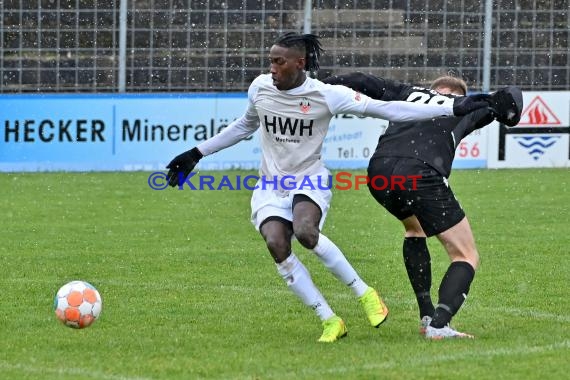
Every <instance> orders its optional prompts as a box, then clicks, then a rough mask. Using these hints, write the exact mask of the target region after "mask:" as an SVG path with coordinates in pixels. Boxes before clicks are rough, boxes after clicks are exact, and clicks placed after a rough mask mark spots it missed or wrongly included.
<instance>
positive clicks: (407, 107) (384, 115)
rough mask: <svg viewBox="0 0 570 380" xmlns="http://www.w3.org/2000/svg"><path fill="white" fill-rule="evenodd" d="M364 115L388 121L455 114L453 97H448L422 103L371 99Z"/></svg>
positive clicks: (422, 118)
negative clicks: (429, 102) (439, 101)
mask: <svg viewBox="0 0 570 380" xmlns="http://www.w3.org/2000/svg"><path fill="white" fill-rule="evenodd" d="M362 116H371V117H375V118H378V119H385V120H388V121H414V120H424V119H431V118H434V117H440V116H453V99H452V98H446V100H445V101H443V102H441V103H439V104H421V103H411V102H405V101H399V100H398V101H391V102H385V101H382V100H376V99H370V100H369V101H368V103H367V104H366V108H365V109H364V113H363V115H362Z"/></svg>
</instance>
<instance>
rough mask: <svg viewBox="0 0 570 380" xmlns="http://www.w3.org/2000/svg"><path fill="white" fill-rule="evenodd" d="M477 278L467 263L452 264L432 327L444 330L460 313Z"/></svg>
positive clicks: (443, 285)
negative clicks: (472, 283) (474, 279)
mask: <svg viewBox="0 0 570 380" xmlns="http://www.w3.org/2000/svg"><path fill="white" fill-rule="evenodd" d="M474 276H475V269H473V267H472V266H471V264H469V263H468V262H465V261H454V262H452V263H451V265H450V266H449V268H447V272H446V273H445V276H443V280H441V285H440V287H439V301H438V305H437V307H436V309H435V313H434V315H433V320H432V321H431V326H433V327H435V328H442V327H443V326H445V325H447V324H448V323H449V321H451V318H452V317H453V316H454V315H455V314H456V313H457V312H458V311H459V308H460V307H461V305H463V302H464V301H465V298H466V297H467V294H469V287H470V286H471V282H472V281H473V277H474Z"/></svg>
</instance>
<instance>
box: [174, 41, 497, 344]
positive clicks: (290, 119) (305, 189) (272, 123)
mask: <svg viewBox="0 0 570 380" xmlns="http://www.w3.org/2000/svg"><path fill="white" fill-rule="evenodd" d="M321 53H322V48H321V45H320V42H319V40H318V37H317V36H315V35H312V34H296V33H287V34H285V35H283V36H281V37H280V38H278V39H277V41H276V42H275V44H274V45H273V46H272V47H271V49H270V53H269V61H270V72H269V74H262V75H260V76H258V77H257V78H256V79H255V80H254V81H253V82H252V83H251V85H250V87H249V90H248V106H247V109H246V111H245V114H244V115H243V116H242V117H240V118H239V119H236V120H235V121H233V122H232V123H230V125H229V126H228V127H227V128H225V129H224V130H223V131H222V132H220V133H219V134H217V135H216V136H213V137H212V138H210V139H209V140H207V141H205V142H203V143H201V144H199V145H198V146H196V147H194V148H192V149H191V150H189V151H186V152H184V153H182V154H180V155H178V156H176V157H175V158H174V159H173V160H172V161H171V162H170V163H169V164H168V166H167V168H168V169H170V171H169V172H168V175H167V177H168V179H169V183H170V185H171V186H176V185H179V186H181V185H182V183H183V181H184V180H185V178H186V177H187V176H188V174H190V172H191V171H192V170H193V169H194V167H195V166H196V164H197V163H198V161H199V160H200V159H201V158H202V157H203V156H207V155H210V154H213V153H215V152H217V151H219V150H222V149H224V148H227V147H229V146H232V145H234V144H236V143H238V142H239V141H241V140H243V139H245V138H247V137H249V136H250V135H251V134H253V133H254V132H255V131H257V130H258V129H259V130H260V134H261V151H262V158H261V168H260V180H259V181H258V184H257V186H256V189H255V190H254V191H253V195H252V199H251V209H252V214H251V221H252V223H253V224H254V225H255V227H256V229H258V230H259V232H260V233H261V235H262V237H263V239H264V240H265V242H266V245H267V248H268V250H269V252H270V254H271V256H272V257H273V259H274V261H275V263H276V266H277V272H278V273H279V274H280V275H281V277H282V278H283V279H284V280H285V282H286V284H287V286H288V287H289V288H290V289H291V290H292V292H293V293H294V294H295V295H296V296H297V297H299V298H300V299H301V301H302V302H303V303H304V304H305V305H307V306H309V307H310V308H312V309H313V310H314V312H315V313H316V314H317V316H318V317H319V318H320V320H321V321H322V324H323V333H322V335H321V336H320V338H319V342H334V341H336V340H337V339H339V338H341V337H344V336H346V334H347V329H346V325H345V323H344V321H343V320H342V319H341V318H340V317H338V316H337V315H336V314H335V313H334V312H333V310H332V309H331V307H330V305H329V304H328V303H327V301H326V300H325V298H324V297H323V295H322V294H321V292H320V291H319V290H318V288H317V287H316V286H315V284H314V283H313V281H312V279H311V276H310V274H309V272H308V270H307V268H306V267H305V266H304V265H303V263H302V262H301V261H300V260H299V259H298V258H297V257H296V256H295V254H294V253H293V252H292V251H291V241H292V239H293V238H296V239H297V240H298V241H299V243H300V244H301V245H302V246H303V247H305V248H307V249H310V250H312V251H313V252H314V253H315V254H316V256H317V257H318V258H319V260H320V261H321V262H322V263H323V264H324V265H325V267H326V268H327V269H328V270H329V271H330V272H332V273H333V274H334V276H335V277H336V278H338V279H339V280H340V281H341V282H343V283H344V284H345V285H347V286H348V287H349V288H350V289H351V290H352V292H353V293H354V294H355V296H356V297H358V300H359V302H360V303H361V305H362V307H363V309H364V311H365V313H366V315H367V317H368V320H369V322H370V324H371V325H372V326H374V327H378V326H380V324H381V323H382V322H384V320H385V319H386V317H387V315H388V309H387V307H386V305H385V304H384V302H383V301H382V299H381V298H380V297H379V295H378V292H377V291H376V290H375V289H374V288H372V287H370V286H368V284H366V283H365V282H364V281H363V280H362V279H361V278H360V276H359V275H358V273H357V272H356V270H355V269H354V268H353V267H352V265H351V264H350V263H349V262H348V261H347V259H346V257H345V256H344V254H343V253H342V252H341V250H340V249H339V248H338V247H337V246H336V245H335V244H334V243H333V242H332V241H331V240H330V239H329V238H327V237H326V236H325V235H323V234H322V233H321V228H322V226H323V223H324V220H325V217H326V215H327V211H328V209H329V205H330V201H331V196H332V193H331V190H330V186H326V185H325V186H323V185H324V184H325V182H326V179H328V178H329V174H330V173H329V171H328V170H327V169H326V168H325V166H324V164H323V161H322V159H321V148H322V144H323V141H324V138H325V136H326V133H327V131H328V128H329V123H330V121H331V119H332V117H333V116H334V115H335V114H353V115H358V116H372V117H376V118H382V119H387V120H390V121H410V120H421V119H429V118H432V117H438V116H453V115H455V116H459V115H464V114H467V113H469V112H471V111H473V110H475V109H477V108H481V107H486V106H487V105H488V104H487V103H486V102H484V101H480V100H479V99H477V98H469V97H463V98H459V99H455V100H454V99H440V100H441V102H439V103H438V104H417V103H411V102H410V103H408V102H403V101H394V102H384V101H380V100H375V99H371V98H369V97H368V96H366V95H363V94H360V93H358V92H355V91H353V90H351V89H349V88H347V87H344V86H341V85H328V84H324V83H322V82H320V81H318V80H316V79H313V78H310V77H309V76H307V74H306V73H307V71H316V70H317V69H318V60H319V57H320V55H321ZM283 178H287V179H288V181H287V186H283V184H284V183H285V182H284V181H282V179H283ZM264 182H265V183H264ZM292 183H293V184H300V183H303V184H305V185H304V186H291V184H292ZM308 183H311V184H313V186H310V185H307V184H308Z"/></svg>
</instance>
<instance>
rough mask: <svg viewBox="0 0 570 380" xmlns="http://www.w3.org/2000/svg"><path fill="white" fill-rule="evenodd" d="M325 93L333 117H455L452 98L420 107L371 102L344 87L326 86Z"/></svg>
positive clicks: (398, 119)
mask: <svg viewBox="0 0 570 380" xmlns="http://www.w3.org/2000/svg"><path fill="white" fill-rule="evenodd" d="M322 91H323V94H324V96H325V98H326V101H327V104H328V106H329V109H330V111H331V113H332V114H333V115H336V114H340V113H347V114H351V115H356V116H371V117H375V118H377V119H385V120H388V121H414V120H424V119H431V118H434V117H439V116H453V98H447V97H441V98H442V99H438V102H437V104H420V103H411V102H406V101H400V100H397V101H390V102H387V101H383V100H377V99H372V98H370V97H369V96H367V95H364V94H361V93H359V92H356V91H354V90H352V89H350V88H348V87H345V86H342V85H329V84H325V85H324V87H323V88H322Z"/></svg>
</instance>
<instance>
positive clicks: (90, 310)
mask: <svg viewBox="0 0 570 380" xmlns="http://www.w3.org/2000/svg"><path fill="white" fill-rule="evenodd" d="M102 306H103V302H102V300H101V296H100V295H99V292H98V291H97V289H95V287H94V286H93V285H91V284H90V283H88V282H85V281H71V282H69V283H67V284H65V285H63V286H62V287H61V288H60V289H59V290H58V291H57V294H56V295H55V300H54V309H55V315H56V316H57V319H59V320H60V321H61V322H62V323H63V324H64V325H66V326H69V327H73V328H75V329H82V328H84V327H88V326H90V325H91V324H92V323H93V322H95V320H96V319H97V318H98V317H99V314H101V307H102Z"/></svg>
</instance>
